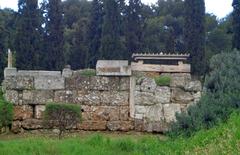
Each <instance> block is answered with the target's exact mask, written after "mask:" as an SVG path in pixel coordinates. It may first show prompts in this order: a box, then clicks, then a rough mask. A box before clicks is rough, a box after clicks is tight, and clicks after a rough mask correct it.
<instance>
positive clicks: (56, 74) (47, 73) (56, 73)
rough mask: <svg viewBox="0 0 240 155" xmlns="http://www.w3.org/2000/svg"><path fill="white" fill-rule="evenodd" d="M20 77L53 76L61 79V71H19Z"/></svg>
mask: <svg viewBox="0 0 240 155" xmlns="http://www.w3.org/2000/svg"><path fill="white" fill-rule="evenodd" d="M17 75H18V76H33V77H39V76H53V77H61V76H62V75H61V71H27V70H19V71H18V73H17Z"/></svg>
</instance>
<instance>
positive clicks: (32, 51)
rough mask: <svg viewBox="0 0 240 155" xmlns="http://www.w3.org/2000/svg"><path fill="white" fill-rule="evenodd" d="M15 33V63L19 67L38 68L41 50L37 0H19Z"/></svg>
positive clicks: (39, 16)
mask: <svg viewBox="0 0 240 155" xmlns="http://www.w3.org/2000/svg"><path fill="white" fill-rule="evenodd" d="M16 25H17V30H16V31H17V33H16V38H15V39H16V40H15V46H16V51H17V52H16V63H17V66H16V67H17V68H19V69H39V67H40V61H39V60H40V59H39V57H40V56H41V51H42V50H43V38H42V27H41V26H42V16H41V12H40V9H39V8H38V0H19V1H18V19H17V23H16Z"/></svg>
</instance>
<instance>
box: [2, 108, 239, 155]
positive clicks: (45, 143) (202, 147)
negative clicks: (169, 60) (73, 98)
mask: <svg viewBox="0 0 240 155" xmlns="http://www.w3.org/2000/svg"><path fill="white" fill-rule="evenodd" d="M239 142H240V114H239V112H234V113H233V114H231V116H230V119H229V120H228V121H227V122H226V123H224V124H220V125H219V126H217V127H215V128H213V129H210V130H208V131H206V130H201V131H199V132H197V133H196V134H195V135H194V136H193V137H190V138H182V137H180V138H176V139H169V138H161V137H160V136H158V135H151V136H150V135H139V134H137V135H129V134H128V135H125V134H121V135H119V134H118V135H115V134H113V135H111V134H107V135H106V136H103V135H101V134H90V135H84V136H82V135H81V136H76V135H75V136H74V137H72V138H71V137H70V138H66V139H62V140H60V141H59V140H56V139H52V138H41V137H39V136H38V135H34V136H33V137H30V138H26V137H25V136H24V138H17V139H12V140H10V139H8V140H4V141H1V140H0V148H1V153H2V154H5V155H12V154H16V153H17V154H18V155H32V154H45V155H52V154H58V155H65V154H69V152H70V153H71V155H79V154H84V155H95V154H99V155H112V154H116V152H117V154H119V155H146V154H150V155H155V154H179V155H183V154H189V152H190V153H191V154H223V153H224V152H226V154H239V151H240V148H239V147H238V146H239ZM19 148H21V149H19Z"/></svg>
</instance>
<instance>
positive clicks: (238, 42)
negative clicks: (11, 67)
mask: <svg viewBox="0 0 240 155" xmlns="http://www.w3.org/2000/svg"><path fill="white" fill-rule="evenodd" d="M232 6H233V13H232V16H233V22H232V25H233V40H232V47H233V48H236V49H238V50H240V19H239V14H240V0H233V3H232Z"/></svg>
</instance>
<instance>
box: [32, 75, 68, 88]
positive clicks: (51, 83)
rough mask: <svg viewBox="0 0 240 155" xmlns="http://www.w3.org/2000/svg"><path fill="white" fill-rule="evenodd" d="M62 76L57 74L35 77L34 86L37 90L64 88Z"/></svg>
mask: <svg viewBox="0 0 240 155" xmlns="http://www.w3.org/2000/svg"><path fill="white" fill-rule="evenodd" d="M64 82H65V81H64V78H63V77H59V76H39V77H35V80H34V86H35V89H37V90H59V89H64V88H65V83H64Z"/></svg>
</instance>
